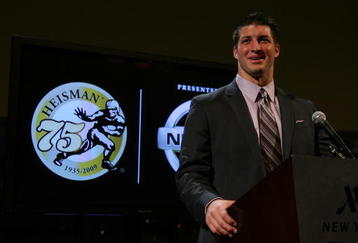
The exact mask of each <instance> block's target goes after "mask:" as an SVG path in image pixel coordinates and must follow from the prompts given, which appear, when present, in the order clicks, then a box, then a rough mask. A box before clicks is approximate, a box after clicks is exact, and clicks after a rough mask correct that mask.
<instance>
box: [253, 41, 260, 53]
mask: <svg viewBox="0 0 358 243" xmlns="http://www.w3.org/2000/svg"><path fill="white" fill-rule="evenodd" d="M252 50H253V51H260V50H262V47H261V44H260V42H258V41H256V40H255V41H253V42H252Z"/></svg>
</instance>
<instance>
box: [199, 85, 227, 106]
mask: <svg viewBox="0 0 358 243" xmlns="http://www.w3.org/2000/svg"><path fill="white" fill-rule="evenodd" d="M231 85H232V84H228V85H225V86H222V87H220V88H218V89H217V90H215V91H213V92H210V93H207V94H200V95H197V96H194V97H193V101H194V102H199V103H203V104H210V103H212V102H217V101H220V100H223V99H224V97H225V95H226V93H227V90H228V89H229V88H230V86H231Z"/></svg>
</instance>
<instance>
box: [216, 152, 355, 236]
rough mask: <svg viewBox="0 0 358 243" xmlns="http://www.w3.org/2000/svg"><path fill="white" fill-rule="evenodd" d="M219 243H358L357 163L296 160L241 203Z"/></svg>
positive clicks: (231, 211) (230, 210)
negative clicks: (231, 230)
mask: <svg viewBox="0 0 358 243" xmlns="http://www.w3.org/2000/svg"><path fill="white" fill-rule="evenodd" d="M228 213H229V214H230V215H231V216H232V217H233V218H235V219H236V220H237V221H238V222H239V224H240V228H239V230H238V233H237V234H236V235H235V236H234V237H233V238H229V237H217V238H216V242H217V243H357V242H358V160H350V159H347V160H342V159H332V158H324V157H313V156H292V158H291V159H289V160H288V161H286V162H285V163H283V164H282V165H281V166H280V167H279V168H277V169H276V170H275V171H274V172H272V173H271V174H269V175H268V176H267V177H266V178H265V179H263V180H262V181H261V182H260V183H259V184H257V185H256V186H254V187H253V188H252V189H251V190H250V191H249V192H247V193H246V194H244V195H243V196H242V197H241V198H240V199H238V200H237V201H236V202H235V203H234V204H233V205H232V206H231V207H229V208H228Z"/></svg>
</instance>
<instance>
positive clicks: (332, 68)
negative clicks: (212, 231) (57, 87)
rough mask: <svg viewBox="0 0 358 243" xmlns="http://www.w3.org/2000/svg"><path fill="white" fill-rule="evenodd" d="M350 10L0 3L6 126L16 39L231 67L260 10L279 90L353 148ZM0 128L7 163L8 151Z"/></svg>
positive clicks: (77, 224) (163, 221)
mask: <svg viewBox="0 0 358 243" xmlns="http://www.w3.org/2000/svg"><path fill="white" fill-rule="evenodd" d="M352 4H353V2H351V1H334V2H327V1H314V2H312V1H308V0H303V1H296V2H289V1H254V2H250V1H249V2H247V1H246V2H245V1H231V0H230V1H222V2H217V1H212V2H209V1H202V0H199V1H180V2H179V1H177V2H175V1H174V2H170V1H163V0H160V1H141V2H138V1H102V2H98V1H88V0H87V1H84V0H79V1H68V0H65V1H55V2H54V1H44V0H38V1H25V0H11V1H10V0H4V1H2V2H1V5H0V51H1V52H0V53H1V55H0V117H1V119H0V121H1V124H2V125H5V122H6V117H7V114H8V94H9V92H8V90H9V82H10V78H9V77H10V62H11V51H10V50H11V38H12V36H14V35H18V36H25V37H31V38H38V39H44V40H53V41H61V42H62V41H64V42H70V43H75V44H81V45H90V46H94V47H100V48H101V47H104V48H112V49H118V50H125V51H134V52H142V53H147V54H154V55H161V56H169V57H179V58H189V59H193V60H199V61H210V62H216V63H220V64H229V65H233V66H234V65H235V61H234V59H233V58H232V43H231V34H232V30H233V29H234V27H235V26H236V24H237V23H238V22H240V20H241V19H242V17H244V16H245V15H246V14H247V13H248V12H250V11H252V10H263V11H264V12H265V13H267V14H269V15H272V16H274V17H275V18H276V20H277V22H278V23H279V26H280V29H281V54H280V57H279V59H278V60H277V64H278V65H277V66H276V70H275V72H276V75H275V81H276V83H277V84H278V85H279V86H280V87H282V88H284V89H285V90H286V91H288V92H290V93H293V94H296V95H298V96H301V97H304V98H308V99H311V100H312V101H313V102H314V103H315V105H316V106H317V108H318V109H320V110H322V111H324V112H325V113H326V115H327V118H328V120H329V121H330V123H331V124H332V125H333V126H334V127H335V128H336V129H337V130H339V131H341V134H343V135H344V136H345V137H346V138H347V139H348V140H349V141H353V142H351V143H352V144H357V143H356V142H354V141H356V140H357V139H356V132H355V131H357V124H358V112H357V109H356V104H357V102H356V101H355V98H356V92H357V88H358V84H357V75H356V70H357V68H356V65H357V61H356V57H357V54H358V53H357V52H358V50H357V47H356V43H357V41H358V32H357V31H356V25H357V22H358V21H357V19H356V8H354V7H353V6H352ZM232 78H234V76H233V77H232ZM232 78H231V79H232ZM231 79H230V80H228V82H229V81H231ZM3 127H4V126H2V130H1V135H2V136H1V139H2V142H1V147H0V151H1V152H2V153H1V155H3V152H5V151H6V147H5V146H6V144H5V143H4V140H3V138H4V136H3V135H4V134H5V132H6V131H5V130H6V129H5V128H3ZM3 161H4V160H3V159H2V160H1V163H2V164H3ZM1 168H4V167H1ZM2 172H3V171H2ZM1 186H3V185H1ZM0 200H1V199H0ZM0 221H1V223H3V224H2V225H6V226H2V227H1V228H0V242H84V241H87V242H195V238H196V229H197V225H196V224H195V223H194V222H192V220H191V218H190V217H187V215H186V214H185V213H183V214H181V215H176V216H170V217H169V216H168V215H166V214H155V215H153V214H152V213H151V212H150V211H145V210H144V211H143V212H141V213H139V214H136V215H130V216H128V215H112V216H109V215H101V214H98V215H97V216H93V215H84V214H69V215H39V214H31V213H28V214H26V215H21V216H18V215H16V214H15V213H13V214H11V213H10V214H6V215H0ZM2 237H3V238H2Z"/></svg>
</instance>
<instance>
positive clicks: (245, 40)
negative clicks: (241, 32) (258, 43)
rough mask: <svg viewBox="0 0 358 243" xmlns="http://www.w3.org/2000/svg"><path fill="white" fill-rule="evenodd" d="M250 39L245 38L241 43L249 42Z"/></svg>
mask: <svg viewBox="0 0 358 243" xmlns="http://www.w3.org/2000/svg"><path fill="white" fill-rule="evenodd" d="M249 41H250V40H249V39H244V40H242V41H241V43H243V44H245V43H249Z"/></svg>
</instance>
